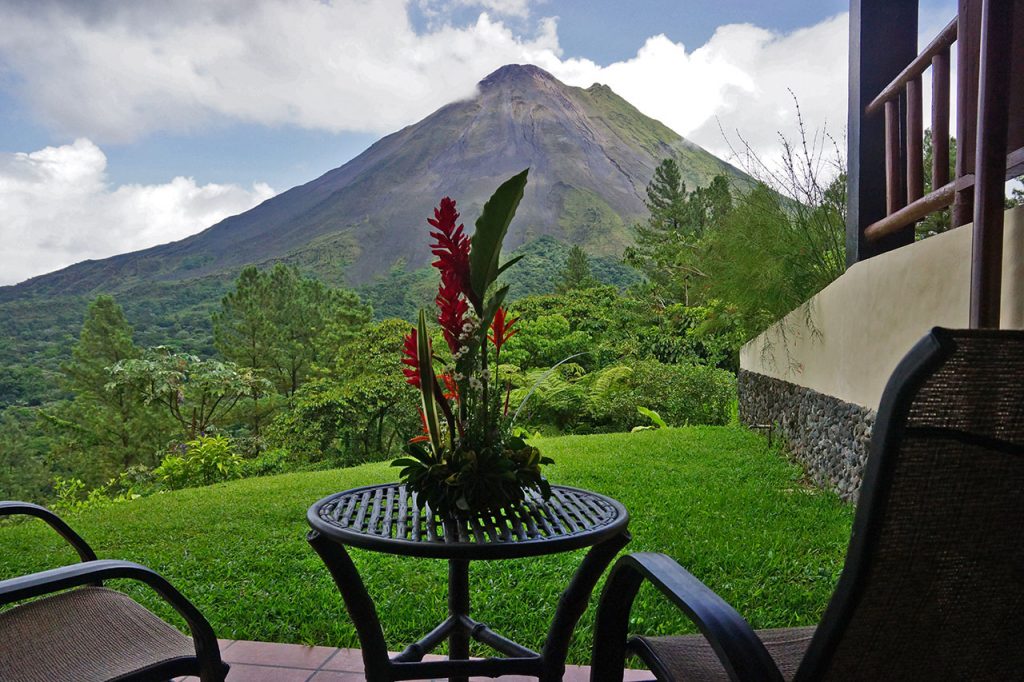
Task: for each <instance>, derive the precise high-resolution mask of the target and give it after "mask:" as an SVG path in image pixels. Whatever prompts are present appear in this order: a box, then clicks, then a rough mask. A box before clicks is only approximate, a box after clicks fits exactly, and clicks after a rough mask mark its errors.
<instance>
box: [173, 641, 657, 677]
mask: <svg viewBox="0 0 1024 682" xmlns="http://www.w3.org/2000/svg"><path fill="white" fill-rule="evenodd" d="M220 651H221V656H223V657H224V660H225V661H227V662H228V663H230V664H231V672H230V673H228V682H361V681H362V680H363V659H362V655H361V654H360V652H359V650H358V649H334V648H332V647H326V646H302V645H301V644H275V643H273V642H248V641H243V640H238V641H235V640H230V639H222V640H220ZM443 658H444V657H443V656H427V657H426V660H440V659H443ZM651 677H652V676H651V674H650V673H648V672H646V671H642V670H627V671H626V675H625V680H626V682H634V681H636V680H649V679H651ZM180 679H181V680H189V681H190V682H191V681H192V680H196V679H197V678H194V677H183V678H180ZM471 679H473V680H480V681H481V682H482V681H484V680H491V679H498V680H504V681H505V682H519V681H520V680H522V681H524V682H525V681H526V680H531V681H532V680H535V679H536V678H533V677H520V676H517V675H510V676H506V677H499V678H489V677H487V678H484V677H479V678H477V677H474V678H471ZM563 679H564V680H565V682H586V681H587V680H589V679H590V668H588V667H586V666H577V665H571V666H569V667H568V669H567V670H566V671H565V677H564V678H563Z"/></svg>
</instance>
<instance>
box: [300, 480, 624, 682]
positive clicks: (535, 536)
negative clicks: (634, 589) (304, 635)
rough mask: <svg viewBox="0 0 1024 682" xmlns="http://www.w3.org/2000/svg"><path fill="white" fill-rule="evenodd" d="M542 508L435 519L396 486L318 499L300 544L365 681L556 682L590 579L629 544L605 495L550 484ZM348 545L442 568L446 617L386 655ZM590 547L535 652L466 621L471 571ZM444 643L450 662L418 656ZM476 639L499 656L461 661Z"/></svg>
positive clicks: (539, 502)
mask: <svg viewBox="0 0 1024 682" xmlns="http://www.w3.org/2000/svg"><path fill="white" fill-rule="evenodd" d="M551 492H552V495H551V497H550V498H549V499H547V500H544V499H542V498H541V497H540V496H538V495H535V494H532V493H528V494H527V498H526V500H524V501H523V502H522V503H521V504H519V505H516V506H514V507H510V508H506V509H502V510H500V511H499V512H496V513H488V514H481V515H475V516H468V517H460V518H443V517H440V516H438V515H437V514H434V513H433V512H432V511H431V510H430V508H429V507H425V508H424V509H420V508H419V507H418V506H417V504H416V500H415V499H414V496H413V495H412V494H410V493H408V492H407V491H406V489H405V487H404V486H402V485H400V484H397V483H390V484H385V485H374V486H366V487H363V488H355V489H353V490H346V491H344V492H340V493H335V494H333V495H330V496H328V497H325V498H323V499H322V500H320V501H319V502H317V503H316V504H314V505H313V506H312V507H310V508H309V511H308V512H307V514H306V518H307V520H308V521H309V525H310V527H311V528H312V530H311V531H310V533H309V535H308V537H307V539H308V540H309V543H310V544H311V545H312V546H313V549H314V550H316V552H317V554H319V555H320V558H322V559H323V561H324V563H325V564H326V565H327V568H328V570H329V571H330V572H331V576H332V577H333V578H334V582H335V584H336V585H337V586H338V590H339V591H340V592H341V596H342V598H343V599H344V601H345V607H346V609H347V610H348V613H349V615H350V616H351V617H352V621H353V623H354V625H355V628H356V632H357V634H358V635H359V642H360V645H361V646H362V652H363V663H364V666H365V674H366V679H367V680H369V681H370V682H377V681H385V680H387V681H390V680H410V679H430V678H437V677H448V678H449V680H453V681H454V680H457V681H460V682H461V681H464V680H467V679H468V677H469V676H470V675H482V676H488V677H496V676H498V675H530V676H534V677H538V678H539V679H541V680H545V681H550V682H554V681H555V680H561V679H562V675H563V674H564V672H565V657H566V655H567V653H568V650H569V642H570V639H571V637H572V632H573V629H574V628H575V627H576V623H577V622H578V621H579V618H580V616H581V615H583V612H584V611H585V610H586V607H587V602H588V601H589V600H590V595H591V593H592V592H593V590H594V585H595V584H596V583H597V580H598V578H599V577H600V576H601V574H602V573H603V572H604V570H605V568H607V566H608V564H609V563H611V561H612V559H614V558H615V555H616V554H617V553H618V551H619V550H620V549H622V547H624V546H625V545H626V543H627V542H629V533H628V532H627V530H626V527H627V525H628V524H629V514H628V513H627V512H626V509H625V508H624V507H623V506H622V505H621V504H619V503H618V502H616V501H615V500H613V499H611V498H610V497H606V496H604V495H599V494H597V493H593V492H589V491H587V490H580V489H578V488H568V487H564V486H552V487H551ZM346 547H356V548H359V549H365V550H370V551H374V552H386V553H389V554H401V555H405V556H416V557H423V558H429V559H447V560H448V617H447V618H446V619H445V620H444V621H443V622H442V623H441V624H439V625H438V626H437V627H435V628H434V629H433V630H431V631H430V632H429V633H427V634H426V635H425V636H424V637H423V638H422V639H420V640H419V641H418V642H416V643H414V644H410V645H409V646H408V647H406V648H405V650H404V651H402V652H401V653H400V654H398V655H396V656H394V657H393V658H392V657H389V655H388V650H387V646H386V645H385V643H384V633H383V631H382V629H381V625H380V619H379V618H378V616H377V610H376V607H375V606H374V604H373V600H372V599H371V598H370V595H369V594H368V593H367V591H366V587H365V585H364V584H363V581H362V578H360V576H359V572H358V571H357V570H356V568H355V565H354V564H353V563H352V560H351V558H350V557H349V555H348V552H347V551H346V549H345V548H346ZM583 547H590V548H591V549H590V551H589V552H587V554H586V556H585V557H584V559H583V561H582V563H581V564H580V566H579V568H578V569H577V570H576V573H575V575H574V576H573V578H572V581H571V582H570V583H569V586H568V587H567V588H566V589H565V591H564V592H563V593H562V596H561V598H560V599H559V602H558V607H557V609H556V611H555V617H554V620H553V621H552V623H551V626H550V628H549V630H548V636H547V638H546V640H545V643H544V647H543V649H542V651H541V652H540V653H537V652H535V651H532V650H530V649H528V648H526V647H524V646H522V645H521V644H518V643H516V642H513V641H512V640H510V639H508V638H507V637H504V636H502V635H500V634H498V633H497V632H494V631H493V630H491V628H489V627H488V626H486V625H484V624H483V623H478V622H477V621H475V620H473V619H472V618H470V616H469V612H470V599H469V563H470V561H478V560H494V559H515V558H520V557H531V556H540V555H543V554H555V553H557V552H567V551H571V550H574V549H580V548H583ZM445 639H447V640H448V649H449V658H448V660H439V661H424V660H423V657H424V656H425V655H426V654H427V653H429V652H430V651H431V650H433V649H434V648H436V647H437V646H438V645H439V644H440V643H441V642H442V641H444V640H445ZM470 639H475V640H477V641H478V642H482V643H484V644H486V645H488V646H490V647H491V648H492V649H494V650H496V651H498V652H499V653H501V654H504V656H505V657H504V658H484V659H476V660H470V659H469V642H470Z"/></svg>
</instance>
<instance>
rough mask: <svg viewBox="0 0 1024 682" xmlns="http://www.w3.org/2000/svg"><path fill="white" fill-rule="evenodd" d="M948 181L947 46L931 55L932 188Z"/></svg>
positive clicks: (936, 187) (941, 185)
mask: <svg viewBox="0 0 1024 682" xmlns="http://www.w3.org/2000/svg"><path fill="white" fill-rule="evenodd" d="M948 182H949V48H948V47H947V48H946V49H945V50H943V51H942V52H940V53H938V54H937V55H935V56H934V57H932V189H933V190H936V189H938V188H940V187H943V186H945V185H946V184H947V183H948Z"/></svg>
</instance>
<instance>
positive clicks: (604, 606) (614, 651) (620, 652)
mask: <svg viewBox="0 0 1024 682" xmlns="http://www.w3.org/2000/svg"><path fill="white" fill-rule="evenodd" d="M642 582H643V577H642V576H641V575H640V574H639V573H637V572H636V571H631V570H629V569H628V567H625V566H623V564H622V563H621V562H619V563H617V564H616V565H615V566H614V567H613V568H612V572H611V574H610V575H609V576H608V581H607V582H606V583H605V584H604V590H603V591H602V592H601V600H600V601H599V602H598V606H597V619H596V622H595V623H594V647H593V652H592V653H591V659H590V666H591V667H590V682H622V675H623V670H625V667H626V637H627V635H628V634H629V633H628V631H629V612H630V610H631V609H632V608H633V600H634V599H636V594H637V592H638V591H639V590H640V585H641V583H642Z"/></svg>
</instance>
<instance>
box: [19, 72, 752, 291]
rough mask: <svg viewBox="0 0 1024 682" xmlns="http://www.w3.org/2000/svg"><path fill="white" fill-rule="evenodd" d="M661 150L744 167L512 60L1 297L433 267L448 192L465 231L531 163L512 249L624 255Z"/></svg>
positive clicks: (698, 166) (682, 159) (705, 169)
mask: <svg viewBox="0 0 1024 682" xmlns="http://www.w3.org/2000/svg"><path fill="white" fill-rule="evenodd" d="M667 156H673V157H675V158H676V159H677V160H678V161H679V163H680V166H681V169H682V170H683V173H684V178H685V179H686V181H687V184H688V185H689V186H691V187H693V186H695V185H704V184H707V182H708V181H710V179H711V177H713V176H714V175H715V174H717V173H723V172H725V173H728V174H730V175H733V176H736V177H740V175H741V174H740V173H739V172H738V171H737V170H736V169H734V168H732V167H731V166H729V165H728V164H726V163H725V162H723V161H721V160H719V159H717V158H716V157H714V156H712V155H711V154H710V153H708V152H707V151H705V150H703V149H701V148H700V147H698V146H696V145H694V144H692V143H690V142H688V141H686V140H684V139H683V138H682V137H680V136H679V135H678V134H676V133H674V132H673V131H671V130H670V129H669V128H667V127H666V126H664V125H662V124H661V123H659V122H657V121H655V120H653V119H651V118H648V117H646V116H644V115H643V114H641V113H640V112H639V111H637V110H636V109H635V108H634V107H633V106H632V105H630V104H629V103H628V102H626V101H625V100H623V99H622V98H621V97H619V96H617V95H616V94H615V93H613V92H612V91H611V89H609V88H608V87H607V86H603V85H596V84H595V85H593V86H591V87H590V88H587V89H582V88H574V87H569V86H566V85H564V84H562V83H561V82H559V81H558V80H556V79H555V78H554V77H553V76H551V75H550V74H548V73H547V72H545V71H543V70H541V69H539V68H537V67H534V66H520V65H510V66H505V67H502V68H501V69H499V70H497V71H495V72H494V73H492V74H491V75H490V76H488V77H487V78H485V79H484V80H483V81H481V83H480V86H479V94H478V95H477V96H476V97H475V98H473V99H470V100H467V101H462V102H455V103H452V104H449V105H447V106H445V107H442V108H441V109H439V110H438V111H436V112H434V113H433V114H431V115H430V116H428V117H427V118H425V119H423V120H422V121H420V122H419V123H416V124H414V125H411V126H408V127H406V128H404V129H402V130H400V131H398V132H396V133H394V134H392V135H388V136H387V137H385V138H383V139H381V140H380V141H378V142H377V143H375V144H374V145H372V146H371V147H370V148H369V149H367V150H366V151H365V152H363V153H362V154H360V155H359V156H358V157H356V158H355V159H353V160H352V161H350V162H348V163H346V164H345V165H344V166H341V167H340V168H337V169H335V170H332V171H330V172H328V173H326V174H324V175H323V176H321V177H320V178H317V179H316V180H314V181H312V182H309V183H307V184H305V185H301V186H299V187H295V188H293V189H291V190H288V191H287V192H284V193H282V194H280V195H278V196H276V197H274V198H272V199H270V200H268V201H265V202H264V203H262V204H260V205H259V206H257V207H255V208H253V209H251V210H249V211H247V212H245V213H242V214H240V215H237V216H233V217H231V218H228V219H226V220H224V221H222V222H220V223H218V224H217V225H214V226H212V227H210V228H208V229H207V230H205V231H203V232H201V233H199V234H196V235H193V236H191V237H188V238H186V239H183V240H181V241H178V242H174V243H171V244H165V245H161V246H157V247H153V248H150V249H146V250H144V251H139V252H135V253H129V254H123V255H119V256H114V257H112V258H107V259H103V260H99V261H86V262H83V263H79V264H76V265H73V266H71V267H69V268H65V269H64V270H61V271H58V272H55V273H50V274H47V275H43V276H40V277H36V278H33V279H31V280H28V281H27V282H24V283H22V284H20V285H17V286H15V287H4V288H2V289H0V300H3V299H8V300H9V299H11V298H18V297H20V296H21V295H24V294H28V293H35V294H41V293H42V294H49V293H58V292H59V293H61V294H69V293H73V294H90V293H93V292H99V291H124V290H127V289H130V288H132V287H134V286H136V285H138V284H140V283H144V282H155V281H175V280H192V279H196V278H202V277H207V276H210V275H227V276H229V277H230V276H231V275H232V274H233V273H235V272H237V270H238V269H239V268H240V267H241V266H243V265H245V264H247V263H263V262H268V261H273V260H285V261H290V262H294V263H296V264H298V265H300V266H304V267H305V268H306V269H308V270H311V271H313V272H316V273H318V274H320V275H321V276H323V277H324V278H325V279H328V280H331V281H346V282H347V283H349V284H361V283H365V282H367V281H369V280H371V279H373V278H374V277H375V276H377V275H380V274H382V273H385V272H387V271H388V270H390V269H391V268H392V267H393V266H395V265H396V264H400V265H405V266H407V267H408V268H410V269H415V268H417V267H420V266H422V265H425V264H426V263H427V262H428V261H429V258H430V254H429V251H428V249H427V240H426V238H425V223H424V221H425V218H426V217H427V216H428V215H430V213H431V209H432V208H433V206H434V205H435V204H436V202H437V201H438V199H439V198H440V197H442V196H444V195H450V196H452V197H454V198H456V199H457V200H458V201H459V206H460V209H461V210H462V213H463V217H464V219H465V220H466V221H467V223H469V227H470V229H471V221H472V220H473V219H474V218H475V216H476V215H477V214H478V213H479V210H480V207H481V206H482V204H483V201H484V200H486V198H487V196H488V195H489V194H490V192H491V191H493V190H494V189H495V188H496V187H497V186H498V184H500V182H501V181H502V180H504V179H506V178H507V177H509V176H511V175H512V174H514V173H516V172H518V171H520V170H522V169H523V168H525V167H527V166H529V167H530V168H531V172H530V182H529V185H528V187H527V191H526V196H525V197H524V199H523V202H522V204H521V207H520V210H519V214H518V215H517V217H516V220H515V222H514V223H513V225H512V228H511V230H510V233H509V238H508V241H507V246H508V248H509V249H515V248H517V247H520V246H522V245H524V244H526V243H528V242H530V241H532V240H534V239H536V238H538V237H541V236H551V237H555V238H556V239H559V240H561V241H565V242H568V243H577V244H581V245H583V246H584V247H585V248H586V249H587V250H588V251H589V252H591V253H593V254H595V255H617V254H619V253H621V250H622V248H623V247H624V246H626V245H627V244H628V243H629V240H630V229H629V227H630V225H631V223H632V222H633V221H635V220H637V219H640V218H642V216H643V215H644V214H645V208H644V205H643V197H644V189H645V187H646V185H647V183H648V182H649V180H650V178H651V176H652V175H653V172H654V168H655V166H656V165H657V164H658V162H659V161H660V160H661V159H662V158H665V157H667Z"/></svg>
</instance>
